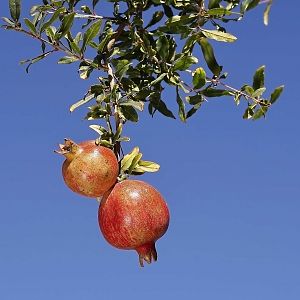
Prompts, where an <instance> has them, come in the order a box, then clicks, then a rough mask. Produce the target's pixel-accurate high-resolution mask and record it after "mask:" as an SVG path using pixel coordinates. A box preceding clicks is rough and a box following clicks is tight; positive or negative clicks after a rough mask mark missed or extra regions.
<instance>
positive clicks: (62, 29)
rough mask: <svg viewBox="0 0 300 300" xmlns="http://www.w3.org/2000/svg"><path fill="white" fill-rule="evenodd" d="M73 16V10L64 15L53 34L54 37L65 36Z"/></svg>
mask: <svg viewBox="0 0 300 300" xmlns="http://www.w3.org/2000/svg"><path fill="white" fill-rule="evenodd" d="M74 17H75V12H73V13H70V14H67V15H65V16H64V18H63V20H62V23H61V26H60V28H59V30H58V31H57V33H56V34H55V39H60V38H61V37H63V36H65V34H67V32H68V31H69V30H70V28H71V26H72V24H73V21H74Z"/></svg>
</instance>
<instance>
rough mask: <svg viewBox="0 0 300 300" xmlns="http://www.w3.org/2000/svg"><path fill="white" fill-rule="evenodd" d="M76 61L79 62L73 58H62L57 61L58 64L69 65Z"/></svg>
mask: <svg viewBox="0 0 300 300" xmlns="http://www.w3.org/2000/svg"><path fill="white" fill-rule="evenodd" d="M78 60H79V58H77V57H75V56H64V57H62V58H61V59H60V60H59V61H58V64H71V63H73V62H75V61H78Z"/></svg>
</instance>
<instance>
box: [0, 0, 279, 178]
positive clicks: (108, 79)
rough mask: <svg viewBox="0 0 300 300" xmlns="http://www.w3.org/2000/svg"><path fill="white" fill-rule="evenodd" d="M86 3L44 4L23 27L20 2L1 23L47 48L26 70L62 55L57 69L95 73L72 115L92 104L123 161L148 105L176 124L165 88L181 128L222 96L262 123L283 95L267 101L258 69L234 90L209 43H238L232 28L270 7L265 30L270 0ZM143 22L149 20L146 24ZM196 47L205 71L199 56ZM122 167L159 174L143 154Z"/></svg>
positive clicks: (15, 0)
mask: <svg viewBox="0 0 300 300" xmlns="http://www.w3.org/2000/svg"><path fill="white" fill-rule="evenodd" d="M86 2H87V1H82V0H61V1H54V0H43V1H42V4H39V5H35V6H33V7H32V9H31V11H30V15H31V18H25V19H24V20H23V21H22V22H21V21H20V20H21V19H20V14H21V9H20V6H21V5H20V0H9V8H10V12H11V17H10V18H3V20H4V21H5V23H6V25H4V26H3V27H4V28H6V29H10V30H15V31H19V32H22V33H24V34H26V35H28V36H30V37H32V38H35V39H37V40H38V41H39V42H40V43H41V53H40V54H39V55H37V56H36V57H34V58H31V59H28V60H25V61H22V63H26V64H27V68H26V71H27V72H28V71H29V68H30V66H31V65H32V64H34V63H36V62H38V61H40V60H42V59H44V58H46V57H47V56H49V55H50V54H52V53H54V52H61V53H63V57H61V58H60V59H59V61H58V63H59V64H71V63H77V64H78V65H79V67H78V73H79V76H80V78H82V79H87V78H89V77H90V76H91V74H92V73H96V72H97V73H96V75H97V81H96V82H95V84H93V85H92V86H90V87H89V88H88V90H87V92H86V94H85V95H84V96H83V98H82V99H80V100H79V101H78V102H76V103H75V104H73V105H72V106H71V107H70V111H71V112H72V111H74V110H75V109H77V108H78V107H80V106H82V105H85V104H87V103H89V105H90V106H89V107H88V110H89V111H88V113H87V115H86V119H88V120H98V119H101V120H103V121H104V125H105V127H104V126H101V125H91V126H90V127H91V128H92V129H94V130H95V131H96V132H97V133H98V134H99V136H100V138H99V139H98V142H99V143H100V144H102V145H104V146H106V147H110V148H112V149H114V150H115V153H116V155H117V156H118V157H120V154H121V146H120V143H121V142H123V141H128V140H129V138H127V137H124V136H122V129H123V125H124V124H125V123H126V122H128V121H131V122H137V121H138V119H139V112H141V111H143V110H144V107H145V105H147V108H148V112H149V114H150V115H151V116H154V115H155V114H156V113H160V114H162V115H164V116H166V117H169V118H173V119H175V118H176V117H175V115H174V113H173V112H172V111H171V110H170V108H169V103H167V102H166V101H164V100H163V91H164V89H165V87H166V86H171V87H173V88H174V89H175V90H176V95H177V96H176V102H177V104H178V116H179V119H180V120H181V121H183V122H186V121H187V119H189V118H190V117H191V116H193V115H194V114H195V113H196V112H197V111H198V110H199V109H200V108H201V106H202V105H203V104H204V103H205V101H206V100H207V98H210V97H222V96H231V97H233V100H234V101H235V103H236V104H237V105H238V104H239V103H240V101H241V99H243V100H245V101H246V103H247V107H246V110H245V113H244V115H243V118H244V119H252V120H256V119H259V118H261V117H264V116H265V115H266V113H267V111H268V110H269V108H270V107H271V106H272V105H273V104H274V103H275V102H276V100H277V99H278V97H279V96H280V94H281V92H282V90H283V86H280V87H278V88H276V89H275V90H274V91H273V92H272V94H271V96H270V97H269V98H267V97H265V96H264V93H265V90H266V88H265V84H264V76H265V67H264V66H261V67H259V68H258V69H257V70H256V71H255V74H254V76H253V82H252V83H249V84H245V85H243V86H242V87H241V88H240V89H236V88H233V87H231V86H229V85H228V84H226V83H225V80H226V77H227V73H224V72H223V67H222V66H221V65H220V64H219V63H218V60H217V59H216V57H215V53H214V49H213V46H212V43H211V41H212V40H213V41H218V42H226V43H231V42H234V41H235V40H236V39H237V38H236V37H235V36H234V35H232V34H230V33H228V32H227V31H226V28H225V26H226V24H227V23H228V22H237V21H240V20H242V19H243V17H244V15H245V14H246V12H247V11H249V10H251V9H253V8H255V7H256V6H258V5H260V4H266V9H265V13H264V23H265V24H266V25H267V24H268V16H269V12H270V8H271V4H272V0H268V1H259V0H243V1H241V0H226V1H222V0H209V1H204V0H198V1H194V0H107V3H108V2H111V5H112V7H113V11H112V14H111V15H110V16H103V15H100V14H99V13H98V11H101V9H100V5H99V3H100V2H99V0H92V1H89V3H86ZM107 3H106V4H107ZM102 5H105V3H102ZM145 16H146V17H147V18H149V22H145V21H144V20H145ZM149 16H150V17H149ZM79 26H81V28H80V27H79ZM78 29H79V30H78ZM197 47H199V49H200V50H201V52H202V54H203V58H204V61H205V63H206V65H205V66H203V65H202V66H200V65H199V63H198V58H197V57H196V56H195V51H196V50H197V49H196V48H197ZM91 53H94V55H92V56H91V57H90V55H91ZM184 74H187V75H188V76H186V75H184ZM186 78H187V79H186ZM112 122H115V128H113V126H112ZM102 125H103V124H102ZM121 166H122V172H123V173H122V176H125V175H126V174H127V175H128V174H141V173H144V172H147V171H148V172H149V171H150V172H153V171H156V170H158V169H159V166H158V165H157V164H155V163H152V162H148V161H142V160H141V154H140V153H139V149H138V148H135V149H134V150H133V152H131V153H130V154H128V155H126V156H125V157H124V158H123V161H122V163H121Z"/></svg>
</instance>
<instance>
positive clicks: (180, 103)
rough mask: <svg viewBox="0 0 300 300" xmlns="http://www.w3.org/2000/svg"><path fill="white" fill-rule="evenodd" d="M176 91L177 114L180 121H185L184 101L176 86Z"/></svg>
mask: <svg viewBox="0 0 300 300" xmlns="http://www.w3.org/2000/svg"><path fill="white" fill-rule="evenodd" d="M176 92H177V97H176V101H177V104H178V115H179V118H180V120H181V121H182V122H185V121H186V114H185V105H184V102H183V101H182V99H181V97H180V95H179V91H178V87H177V89H176Z"/></svg>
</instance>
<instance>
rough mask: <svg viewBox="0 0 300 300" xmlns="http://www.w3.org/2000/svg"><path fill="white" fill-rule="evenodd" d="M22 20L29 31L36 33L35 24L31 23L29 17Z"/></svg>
mask: <svg viewBox="0 0 300 300" xmlns="http://www.w3.org/2000/svg"><path fill="white" fill-rule="evenodd" d="M24 22H25V24H26V26H27V27H28V28H29V30H30V32H31V33H32V34H34V35H36V33H37V32H36V28H35V26H34V25H33V23H31V21H30V20H29V19H26V18H25V19H24Z"/></svg>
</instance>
